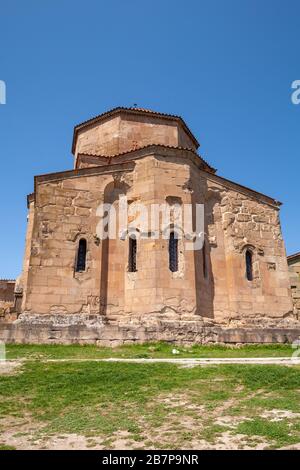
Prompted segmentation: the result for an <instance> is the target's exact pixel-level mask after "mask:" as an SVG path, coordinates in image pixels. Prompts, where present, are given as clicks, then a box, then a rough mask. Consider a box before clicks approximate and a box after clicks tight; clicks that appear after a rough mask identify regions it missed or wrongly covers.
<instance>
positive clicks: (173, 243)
mask: <svg viewBox="0 0 300 470" xmlns="http://www.w3.org/2000/svg"><path fill="white" fill-rule="evenodd" d="M169 269H170V271H172V273H175V272H176V271H178V239H177V238H176V236H175V232H171V233H170V238H169Z"/></svg>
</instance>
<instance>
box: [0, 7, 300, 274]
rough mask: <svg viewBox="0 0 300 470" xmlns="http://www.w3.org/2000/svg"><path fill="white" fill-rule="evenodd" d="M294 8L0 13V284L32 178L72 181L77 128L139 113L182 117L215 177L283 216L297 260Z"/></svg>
mask: <svg viewBox="0 0 300 470" xmlns="http://www.w3.org/2000/svg"><path fill="white" fill-rule="evenodd" d="M299 18H300V3H299V1H297V0H295V1H294V0H289V1H286V2H284V1H282V0H226V1H225V0H205V1H204V0H185V1H182V0H180V1H178V0H148V1H146V0H85V1H78V0H49V1H47V0H44V1H40V0H27V1H26V2H25V1H23V0H19V1H17V0H1V7H0V80H4V81H5V82H6V85H7V104H6V105H0V156H1V184H0V198H1V232H0V241H1V243H0V260H1V261H0V277H15V276H16V275H18V273H19V272H20V270H21V265H22V257H23V249H24V238H25V228H26V210H27V209H26V194H28V193H30V192H32V190H33V176H34V175H36V174H43V173H48V172H53V171H60V170H63V169H70V168H71V167H72V158H71V150H70V149H71V140H72V131H73V126H74V125H75V124H77V123H80V122H81V121H83V120H86V119H88V118H90V117H92V116H94V115H97V114H100V113H102V112H103V111H106V110H108V109H110V108H113V107H115V106H132V105H133V103H137V104H138V106H140V107H146V108H150V109H154V110H157V111H162V112H167V113H174V114H180V115H182V116H183V117H184V119H185V120H186V122H187V123H188V125H189V126H190V128H191V130H192V131H193V132H194V133H195V135H196V136H197V137H198V139H199V141H200V143H201V148H200V152H201V154H202V156H203V157H204V158H205V159H206V160H208V162H209V163H210V164H211V165H212V166H214V167H216V168H218V173H219V174H220V175H222V176H225V177H227V178H229V179H232V180H234V181H237V182H239V183H241V184H244V185H246V186H250V187H252V188H254V189H256V190H258V191H261V192H264V193H266V194H268V195H270V196H273V197H275V198H277V199H279V200H281V201H282V202H283V203H284V206H283V208H282V212H281V220H282V227H283V231H284V236H285V240H286V246H287V251H288V253H291V252H295V251H300V239H299V232H300V217H299V170H300V163H299V149H300V132H299V125H300V105H298V106H295V105H293V104H292V103H291V99H290V95H291V83H292V81H294V80H296V79H300V62H299V50H300V48H299V46H300V29H299Z"/></svg>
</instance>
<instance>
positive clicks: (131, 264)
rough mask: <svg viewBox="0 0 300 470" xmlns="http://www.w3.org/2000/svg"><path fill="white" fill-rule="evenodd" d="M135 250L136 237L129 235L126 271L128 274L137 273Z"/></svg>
mask: <svg viewBox="0 0 300 470" xmlns="http://www.w3.org/2000/svg"><path fill="white" fill-rule="evenodd" d="M136 248H137V242H136V237H135V236H134V235H131V236H130V237H129V253H128V271H129V272H130V273H135V272H136V271H137V268H136Z"/></svg>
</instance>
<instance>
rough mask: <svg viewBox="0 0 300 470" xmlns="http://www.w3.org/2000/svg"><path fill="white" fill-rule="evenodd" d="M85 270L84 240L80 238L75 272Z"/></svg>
mask: <svg viewBox="0 0 300 470" xmlns="http://www.w3.org/2000/svg"><path fill="white" fill-rule="evenodd" d="M85 268H86V240H85V239H84V238H81V239H80V240H79V244H78V252H77V261H76V272H77V273H79V272H82V271H85Z"/></svg>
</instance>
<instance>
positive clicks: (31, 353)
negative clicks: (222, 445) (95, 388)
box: [6, 342, 294, 359]
mask: <svg viewBox="0 0 300 470" xmlns="http://www.w3.org/2000/svg"><path fill="white" fill-rule="evenodd" d="M174 348H175V349H177V350H178V351H179V354H176V355H174V354H172V350H173V349H174ZM6 351H7V358H8V359H18V358H31V359H39V358H48V359H55V358H56V359H59V358H60V359H66V358H74V359H75V358H77V359H78V358H90V359H95V358H109V357H119V358H171V357H173V358H174V357H175V358H180V357H182V358H183V357H190V358H193V357H199V358H201V357H212V358H213V357H220V358H221V357H267V356H270V357H271V356H273V357H278V356H286V357H290V356H291V355H292V353H293V352H294V350H293V349H292V348H291V346H290V345H288V344H275V345H247V346H241V347H234V346H232V347H230V346H219V345H193V346H191V347H186V346H174V345H172V344H168V343H163V342H161V343H146V344H133V345H124V346H120V347H117V348H113V349H112V348H105V347H97V346H95V345H85V346H82V345H78V344H74V345H22V344H21V345H20V344H8V345H6Z"/></svg>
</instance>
